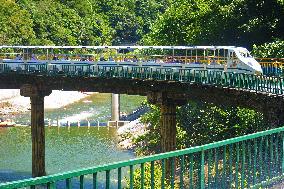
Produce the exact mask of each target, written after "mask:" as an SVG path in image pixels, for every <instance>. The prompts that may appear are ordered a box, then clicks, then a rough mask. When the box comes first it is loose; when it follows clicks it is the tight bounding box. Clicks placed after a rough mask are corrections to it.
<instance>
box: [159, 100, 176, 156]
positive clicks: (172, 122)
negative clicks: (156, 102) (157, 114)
mask: <svg viewBox="0 0 284 189" xmlns="http://www.w3.org/2000/svg"><path fill="white" fill-rule="evenodd" d="M160 107H161V120H160V123H161V130H160V134H161V150H162V152H169V151H173V150H176V132H177V128H176V105H175V104H173V103H171V104H161V105H160Z"/></svg>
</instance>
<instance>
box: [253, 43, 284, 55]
mask: <svg viewBox="0 0 284 189" xmlns="http://www.w3.org/2000/svg"><path fill="white" fill-rule="evenodd" d="M252 54H253V55H254V56H255V57H259V58H283V57H284V41H282V40H275V41H273V42H270V43H264V44H263V45H260V46H256V45H254V46H253V50H252Z"/></svg>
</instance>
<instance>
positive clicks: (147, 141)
mask: <svg viewBox="0 0 284 189" xmlns="http://www.w3.org/2000/svg"><path fill="white" fill-rule="evenodd" d="M151 107H152V111H151V112H149V113H147V114H145V115H144V116H143V117H142V119H141V120H142V122H143V123H145V124H149V125H150V126H149V131H148V132H146V133H145V134H144V135H142V136H140V137H138V138H137V139H136V140H135V141H134V143H135V145H136V149H135V150H136V152H137V154H138V155H148V154H154V153H159V152H160V134H159V131H160V128H159V125H160V124H159V122H160V110H159V108H158V107H157V106H153V105H151ZM263 128H266V127H264V121H263V116H262V114H260V113H258V112H255V111H254V110H250V109H246V108H239V107H238V108H221V107H217V106H214V105H212V104H206V103H196V102H189V103H188V104H187V105H186V106H182V107H180V108H179V109H178V111H177V149H182V148H186V147H191V146H197V145H202V144H207V143H211V142H215V141H220V140H224V139H228V138H233V137H237V136H241V135H245V134H249V133H254V132H257V131H261V130H262V129H263Z"/></svg>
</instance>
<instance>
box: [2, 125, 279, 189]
mask: <svg viewBox="0 0 284 189" xmlns="http://www.w3.org/2000/svg"><path fill="white" fill-rule="evenodd" d="M283 147H284V127H281V128H277V129H272V130H267V131H263V132H258V133H255V134H250V135H245V136H241V137H237V138H233V139H228V140H224V141H220V142H214V143H211V144H207V145H203V146H197V147H192V148H188V149H184V150H177V151H172V152H168V153H163V154H157V155H152V156H147V157H142V158H137V159H133V160H129V161H123V162H117V163H112V164H107V165H102V166H97V167H91V168H86V169H81V170H76V171H70V172H65V173H59V174H55V175H50V176H44V177H38V178H31V179H25V180H20V181H15V182H10V183H4V184H0V188H1V189H2V188H3V189H4V188H23V187H31V188H37V187H36V186H40V188H74V187H78V188H80V189H82V188H122V187H126V188H198V189H199V188H201V189H203V188H218V189H219V188H262V187H270V186H272V185H273V184H281V182H282V179H283V172H284V159H283V157H284V155H283V153H284V151H283ZM168 165H169V166H168ZM123 170H126V172H125V171H124V176H122V175H123V174H122V172H123ZM100 174H103V175H104V176H103V177H99V176H98V175H100ZM113 176H115V178H114V177H113ZM75 183H76V184H75Z"/></svg>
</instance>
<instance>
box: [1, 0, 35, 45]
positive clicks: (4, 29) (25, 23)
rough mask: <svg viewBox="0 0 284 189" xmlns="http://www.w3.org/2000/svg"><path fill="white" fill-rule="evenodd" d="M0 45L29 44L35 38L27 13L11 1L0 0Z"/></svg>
mask: <svg viewBox="0 0 284 189" xmlns="http://www.w3.org/2000/svg"><path fill="white" fill-rule="evenodd" d="M0 25H1V27H0V44H2V45H3V44H18V45H26V44H30V42H31V40H33V39H34V38H35V33H34V31H33V28H32V27H33V22H32V19H31V15H30V14H29V13H28V11H26V10H23V9H21V7H20V6H19V5H18V4H16V3H15V2H14V1H12V0H0Z"/></svg>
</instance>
